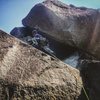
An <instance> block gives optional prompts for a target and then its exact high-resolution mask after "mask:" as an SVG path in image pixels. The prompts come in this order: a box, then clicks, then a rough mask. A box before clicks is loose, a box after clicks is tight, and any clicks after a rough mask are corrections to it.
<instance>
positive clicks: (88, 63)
mask: <svg viewBox="0 0 100 100" xmlns="http://www.w3.org/2000/svg"><path fill="white" fill-rule="evenodd" d="M80 67H81V74H82V76H83V82H84V83H85V87H86V89H87V91H88V92H87V93H88V96H89V98H90V100H99V99H100V88H99V87H100V77H99V76H100V61H96V60H83V61H82V62H81V66H80Z"/></svg>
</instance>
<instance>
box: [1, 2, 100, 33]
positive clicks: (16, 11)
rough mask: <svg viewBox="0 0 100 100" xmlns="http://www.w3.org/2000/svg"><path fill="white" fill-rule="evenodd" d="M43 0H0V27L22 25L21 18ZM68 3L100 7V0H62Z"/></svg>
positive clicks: (9, 27) (10, 28)
mask: <svg viewBox="0 0 100 100" xmlns="http://www.w3.org/2000/svg"><path fill="white" fill-rule="evenodd" d="M42 1H43V0H0V29H2V30H4V31H6V32H8V33H9V32H10V31H11V30H12V29H13V28H14V27H20V26H22V24H21V20H22V19H23V18H24V17H25V16H26V15H27V14H28V12H29V11H30V10H31V8H32V7H33V6H34V5H35V4H37V3H39V2H42ZM60 1H62V2H65V3H67V4H74V5H76V6H86V7H89V8H100V0H60Z"/></svg>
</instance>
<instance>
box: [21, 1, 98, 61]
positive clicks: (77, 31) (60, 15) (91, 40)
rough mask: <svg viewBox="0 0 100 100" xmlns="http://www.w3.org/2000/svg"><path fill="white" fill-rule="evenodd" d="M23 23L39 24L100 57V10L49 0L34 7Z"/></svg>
mask: <svg viewBox="0 0 100 100" xmlns="http://www.w3.org/2000/svg"><path fill="white" fill-rule="evenodd" d="M22 23H23V25H24V26H28V27H31V28H33V27H35V26H38V27H39V28H40V30H41V31H43V32H45V33H47V34H49V35H50V36H53V37H54V38H55V39H56V40H58V41H60V42H62V43H65V44H69V45H71V46H74V47H78V48H80V49H83V50H85V51H88V52H89V53H91V54H93V55H95V56H96V57H97V58H99V59H100V39H99V38H98V37H99V33H100V29H99V27H100V12H99V10H94V9H89V8H85V7H75V6H73V5H66V4H63V3H61V2H60V1H57V0H46V1H45V2H43V3H40V4H37V5H36V6H34V7H33V8H32V9H31V11H30V12H29V14H28V15H27V16H26V17H25V18H24V19H23V21H22ZM95 44H96V45H95Z"/></svg>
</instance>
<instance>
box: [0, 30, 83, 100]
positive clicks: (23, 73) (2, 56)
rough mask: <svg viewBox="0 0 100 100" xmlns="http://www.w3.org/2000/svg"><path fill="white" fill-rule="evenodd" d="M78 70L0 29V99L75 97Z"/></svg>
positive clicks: (72, 99)
mask: <svg viewBox="0 0 100 100" xmlns="http://www.w3.org/2000/svg"><path fill="white" fill-rule="evenodd" d="M79 74H80V73H79V71H78V70H76V69H74V68H72V67H70V66H68V65H66V64H64V63H63V62H61V61H59V60H58V59H55V58H52V57H50V56H49V55H46V54H45V53H43V52H41V51H39V50H37V49H35V48H33V47H31V46H29V45H27V44H25V43H22V42H21V41H20V40H18V39H16V38H14V37H12V36H10V35H8V34H6V33H4V32H3V31H0V100H77V99H78V98H79V96H80V95H81V90H82V81H81V77H80V75H79Z"/></svg>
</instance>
